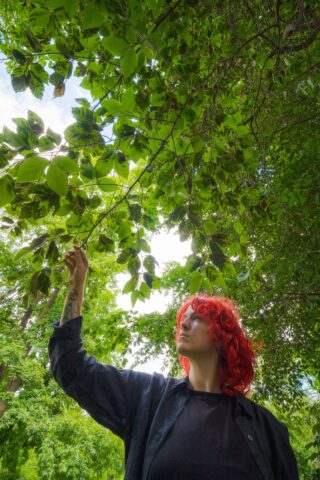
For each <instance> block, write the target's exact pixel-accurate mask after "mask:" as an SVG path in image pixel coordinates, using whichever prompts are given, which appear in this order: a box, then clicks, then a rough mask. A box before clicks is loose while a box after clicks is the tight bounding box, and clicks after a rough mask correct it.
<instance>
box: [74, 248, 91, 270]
mask: <svg viewBox="0 0 320 480" xmlns="http://www.w3.org/2000/svg"><path fill="white" fill-rule="evenodd" d="M74 248H75V249H76V250H75V251H76V253H79V254H80V258H81V260H82V261H83V263H84V264H85V265H86V266H87V265H88V259H87V257H86V254H85V253H84V251H83V250H81V248H80V247H78V245H77V244H76V243H74Z"/></svg>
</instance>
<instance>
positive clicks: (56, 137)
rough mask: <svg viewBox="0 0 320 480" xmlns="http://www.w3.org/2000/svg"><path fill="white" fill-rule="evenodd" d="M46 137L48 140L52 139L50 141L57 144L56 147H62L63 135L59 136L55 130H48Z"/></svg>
mask: <svg viewBox="0 0 320 480" xmlns="http://www.w3.org/2000/svg"><path fill="white" fill-rule="evenodd" d="M46 135H47V137H48V138H50V140H52V141H53V143H55V144H56V145H60V143H61V135H59V133H56V132H54V131H53V130H51V128H48V129H47V132H46Z"/></svg>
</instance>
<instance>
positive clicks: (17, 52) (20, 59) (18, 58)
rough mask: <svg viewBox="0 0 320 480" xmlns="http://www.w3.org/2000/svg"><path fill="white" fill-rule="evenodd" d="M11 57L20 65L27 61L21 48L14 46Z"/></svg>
mask: <svg viewBox="0 0 320 480" xmlns="http://www.w3.org/2000/svg"><path fill="white" fill-rule="evenodd" d="M11 53H12V56H13V58H14V59H15V61H16V62H18V63H20V65H24V64H25V63H26V61H27V59H26V57H25V55H24V54H23V53H22V52H21V50H16V49H15V48H14V49H12V51H11Z"/></svg>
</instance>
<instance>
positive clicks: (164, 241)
mask: <svg viewBox="0 0 320 480" xmlns="http://www.w3.org/2000/svg"><path fill="white" fill-rule="evenodd" d="M79 83H80V82H79V79H78V78H71V79H69V80H68V81H67V84H66V90H65V94H64V96H63V97H57V98H54V97H53V88H54V87H53V86H52V85H50V86H48V87H46V89H45V93H44V96H43V98H42V99H41V100H39V99H37V98H35V97H34V96H33V95H32V93H31V92H30V90H29V89H27V90H25V91H24V92H19V93H15V92H14V90H13V89H12V86H11V81H10V76H9V75H8V74H7V72H6V69H5V65H4V63H3V62H0V105H1V110H0V131H2V127H3V126H4V125H5V126H7V127H8V128H10V129H11V130H15V129H16V125H15V123H13V122H12V121H11V119H12V118H16V117H23V118H26V117H27V111H28V110H32V111H34V112H35V113H37V114H38V115H40V117H41V118H42V119H43V121H44V123H45V128H48V127H50V128H51V129H52V130H54V131H55V132H57V133H60V134H63V131H64V130H65V128H66V127H67V126H68V125H69V124H71V123H73V122H74V118H73V117H72V113H71V108H72V107H73V106H79V104H78V103H77V102H76V101H75V98H80V97H86V98H88V99H89V100H90V96H89V94H88V91H87V90H84V89H83V88H81V87H80V86H79ZM149 243H150V247H151V253H152V255H154V256H155V257H156V259H157V262H158V263H159V268H158V270H157V274H158V275H160V274H161V272H162V271H163V270H164V268H165V265H166V262H170V261H173V260H174V261H176V262H179V263H182V264H183V263H185V259H186V257H187V256H188V255H190V254H191V253H192V251H191V240H187V241H185V242H181V241H180V239H179V236H178V234H177V233H176V232H174V231H173V232H172V233H167V232H162V233H160V234H158V235H154V236H152V237H151V240H150V242H149ZM129 278H130V275H129V274H120V275H118V276H117V279H118V286H119V288H120V289H122V287H123V285H124V284H125V283H126V281H127V280H128V279H129ZM170 299H171V298H170V296H168V295H163V294H160V293H159V291H158V290H156V291H155V292H154V293H152V294H151V296H150V299H149V300H146V301H145V302H141V301H139V300H138V301H137V303H136V304H135V307H134V310H135V311H137V312H139V313H151V312H154V311H158V312H160V313H163V312H164V311H165V310H166V308H167V306H168V304H169V303H170ZM117 304H118V306H119V307H121V308H122V309H125V310H131V309H132V306H131V301H130V294H126V295H121V294H119V295H118V296H117ZM128 361H129V364H128V367H127V368H130V358H129V357H128ZM134 369H135V370H139V371H144V372H147V373H153V372H154V371H156V372H160V373H163V374H167V372H166V370H165V368H164V367H163V358H161V357H159V358H157V359H154V360H152V361H150V362H148V363H145V364H139V365H137V366H136V367H135V368H134Z"/></svg>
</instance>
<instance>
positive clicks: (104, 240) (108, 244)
mask: <svg viewBox="0 0 320 480" xmlns="http://www.w3.org/2000/svg"><path fill="white" fill-rule="evenodd" d="M98 242H99V244H98V250H99V251H105V252H114V251H115V245H114V241H113V240H112V239H111V238H108V237H107V236H106V235H104V234H100V235H99V238H98Z"/></svg>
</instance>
